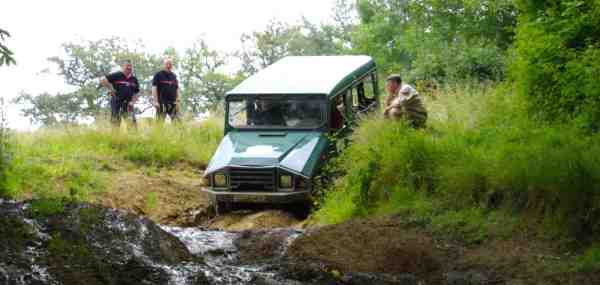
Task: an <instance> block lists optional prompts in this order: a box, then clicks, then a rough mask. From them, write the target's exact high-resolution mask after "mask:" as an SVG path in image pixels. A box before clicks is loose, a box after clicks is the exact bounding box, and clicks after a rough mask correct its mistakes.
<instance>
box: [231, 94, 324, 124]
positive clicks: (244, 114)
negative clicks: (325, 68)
mask: <svg viewBox="0 0 600 285" xmlns="http://www.w3.org/2000/svg"><path fill="white" fill-rule="evenodd" d="M325 102H326V101H325V100H324V99H319V98H310V99H304V98H303V99H292V98H290V99H287V98H286V99H282V98H281V97H277V98H272V97H248V98H236V99H230V100H228V102H227V107H228V109H229V125H231V126H232V127H234V128H252V127H256V128H265V127H266V128H317V127H319V126H321V125H322V124H323V123H324V122H325V115H326V113H325V111H326V104H325Z"/></svg>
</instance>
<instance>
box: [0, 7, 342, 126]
mask: <svg viewBox="0 0 600 285" xmlns="http://www.w3.org/2000/svg"><path fill="white" fill-rule="evenodd" d="M5 2H6V3H2V8H1V10H0V14H1V15H2V16H1V18H0V28H2V29H4V30H7V31H9V32H10V33H11V35H12V37H11V38H9V40H8V41H7V44H8V46H9V48H11V49H12V50H13V51H14V52H15V55H16V60H17V65H16V66H11V67H6V66H3V67H0V82H1V89H0V90H1V91H0V92H1V93H0V96H2V97H3V98H5V99H6V100H10V99H11V98H14V97H16V96H17V95H18V94H19V92H20V91H25V92H28V93H31V94H38V93H41V92H45V91H47V92H50V93H55V92H58V91H62V90H65V89H66V88H67V86H66V85H65V84H64V82H63V80H62V78H60V77H58V76H55V75H52V74H40V71H41V70H43V69H44V68H47V67H49V66H50V64H49V63H48V62H47V60H46V59H47V58H48V57H51V56H55V55H59V54H61V52H62V49H61V47H60V45H61V44H62V43H64V42H68V41H77V40H78V39H85V40H96V39H100V38H105V37H110V36H121V37H125V38H130V39H141V40H142V41H143V42H144V43H146V46H147V47H148V48H149V50H150V51H162V50H163V49H164V48H166V47H169V46H173V47H175V48H176V49H177V50H183V49H185V48H187V47H189V46H191V44H192V42H194V40H196V39H198V38H203V39H204V40H205V41H206V42H207V44H208V45H209V47H210V48H212V49H218V50H221V51H224V52H232V51H235V50H238V49H239V48H240V40H239V39H240V36H241V34H242V33H245V32H246V33H247V32H252V31H261V30H263V29H264V27H265V25H266V24H267V22H268V21H269V20H271V19H274V18H276V19H279V20H282V21H285V22H291V23H292V22H297V21H298V20H300V18H301V17H302V16H305V17H306V18H308V19H309V20H311V21H312V22H326V21H328V20H329V18H330V16H331V13H332V8H333V2H334V0H255V1H248V0H205V1H201V0H196V1H194V0H188V1H185V0H162V1H156V0H145V1H142V0H130V1H125V0H104V1H84V0H79V1H77V0H52V1H47V0H38V1H34V0H8V1H5ZM7 109H8V110H7V111H8V119H9V126H10V127H11V128H17V129H29V128H31V126H30V125H29V120H28V119H25V118H23V117H21V116H19V110H18V107H16V106H8V108H7Z"/></svg>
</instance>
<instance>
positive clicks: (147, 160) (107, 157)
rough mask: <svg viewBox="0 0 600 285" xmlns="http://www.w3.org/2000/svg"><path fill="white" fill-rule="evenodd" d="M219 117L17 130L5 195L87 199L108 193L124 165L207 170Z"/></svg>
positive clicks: (219, 128) (220, 130)
mask: <svg viewBox="0 0 600 285" xmlns="http://www.w3.org/2000/svg"><path fill="white" fill-rule="evenodd" d="M222 135H223V128H222V126H221V120H215V119H210V120H206V121H204V122H202V123H201V124H197V123H195V124H194V123H184V124H182V125H173V126H164V125H162V124H159V123H146V124H141V125H140V126H138V128H137V129H129V130H127V131H125V130H119V129H112V128H111V127H110V126H108V125H102V124H97V125H93V126H75V127H61V128H57V129H54V128H50V129H44V130H39V131H36V132H33V133H22V134H17V135H15V136H14V137H13V138H11V140H12V141H13V144H12V145H13V149H14V157H13V158H12V161H11V164H10V165H9V167H8V168H7V170H6V179H7V181H6V183H5V186H6V187H5V189H4V190H3V192H2V193H0V194H2V195H4V196H9V197H12V198H17V199H23V198H30V197H35V198H58V199H62V198H66V199H71V200H78V201H82V200H83V201H88V200H90V199H91V198H93V195H90V194H93V193H98V192H102V191H106V190H107V187H106V184H107V183H108V182H109V181H111V180H112V175H113V174H114V172H115V171H117V170H121V168H122V167H127V165H129V164H131V166H130V167H133V168H137V167H139V168H141V167H144V168H152V167H164V166H170V165H174V164H177V163H183V164H187V165H190V166H192V167H196V168H204V167H205V166H206V165H207V163H208V160H209V159H210V157H211V156H212V153H213V152H214V150H215V149H216V147H217V145H218V143H219V141H220V139H221V137H222Z"/></svg>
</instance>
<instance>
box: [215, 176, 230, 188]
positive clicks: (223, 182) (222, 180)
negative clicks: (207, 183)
mask: <svg viewBox="0 0 600 285" xmlns="http://www.w3.org/2000/svg"><path fill="white" fill-rule="evenodd" d="M214 181H215V185H214V186H215V187H225V186H227V176H226V175H225V173H217V174H215V176H214Z"/></svg>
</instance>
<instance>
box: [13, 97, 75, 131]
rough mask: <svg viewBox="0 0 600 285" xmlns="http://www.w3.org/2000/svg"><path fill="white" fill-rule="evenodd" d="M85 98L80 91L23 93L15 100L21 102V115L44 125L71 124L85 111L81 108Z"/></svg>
mask: <svg viewBox="0 0 600 285" xmlns="http://www.w3.org/2000/svg"><path fill="white" fill-rule="evenodd" d="M84 101H85V98H84V97H83V96H80V93H77V92H73V93H66V94H60V93H59V94H48V93H43V94H39V95H35V96H33V95H30V94H26V93H23V94H21V95H20V96H19V97H17V99H16V100H15V103H17V104H22V105H24V107H22V109H21V112H22V114H23V116H25V117H29V118H30V120H31V122H32V123H38V124H41V125H44V126H52V125H56V124H59V123H61V124H73V123H76V122H77V119H79V118H81V117H83V116H84V115H85V112H84V111H83V109H82V108H81V106H83V105H84V104H85V102H84Z"/></svg>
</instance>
